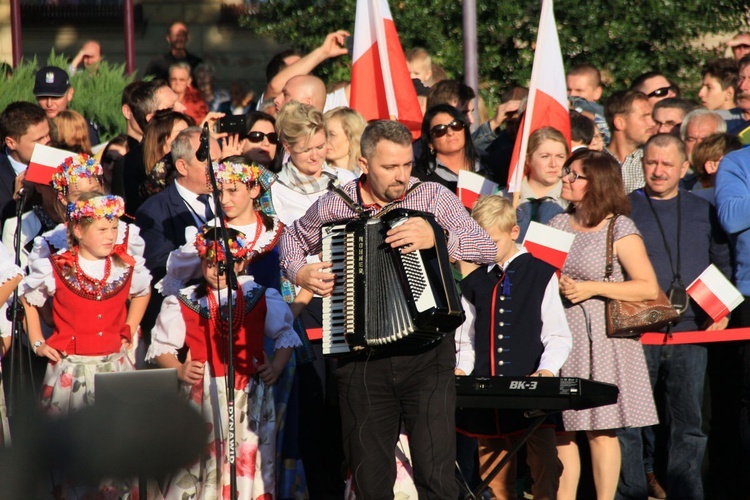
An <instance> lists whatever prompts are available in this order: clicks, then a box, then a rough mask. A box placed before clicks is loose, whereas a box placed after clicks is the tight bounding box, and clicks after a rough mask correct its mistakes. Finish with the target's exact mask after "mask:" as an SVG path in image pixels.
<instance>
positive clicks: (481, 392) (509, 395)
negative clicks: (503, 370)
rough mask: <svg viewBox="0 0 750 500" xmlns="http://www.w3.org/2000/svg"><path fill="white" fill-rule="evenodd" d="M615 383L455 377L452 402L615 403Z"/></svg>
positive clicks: (540, 406) (561, 406)
mask: <svg viewBox="0 0 750 500" xmlns="http://www.w3.org/2000/svg"><path fill="white" fill-rule="evenodd" d="M619 392H620V391H619V389H618V388H617V386H616V385H613V384H607V383H604V382H595V381H593V380H588V379H582V378H575V377H474V376H457V377H456V406H457V407H459V408H498V409H512V410H547V411H561V410H584V409H586V408H595V407H597V406H605V405H611V404H615V403H616V402H617V395H618V394H619Z"/></svg>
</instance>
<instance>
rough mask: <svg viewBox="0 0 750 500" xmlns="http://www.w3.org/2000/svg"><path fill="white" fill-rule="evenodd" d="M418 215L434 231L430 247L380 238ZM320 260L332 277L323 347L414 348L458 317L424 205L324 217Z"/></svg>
mask: <svg viewBox="0 0 750 500" xmlns="http://www.w3.org/2000/svg"><path fill="white" fill-rule="evenodd" d="M409 217H422V218H424V219H425V220H427V221H428V222H430V223H431V225H432V227H433V230H434V231H435V241H436V244H435V247H434V248H432V249H428V250H418V251H415V252H411V253H401V252H400V251H399V250H398V249H393V248H391V247H390V246H389V245H387V244H386V243H385V242H384V239H385V235H386V233H387V231H388V230H389V229H390V228H392V227H396V226H397V225H399V224H401V223H403V222H405V221H406V220H408V218H409ZM321 231H322V234H321V236H322V241H323V261H326V262H331V263H332V264H333V266H332V272H333V273H334V274H335V275H336V284H335V287H334V290H333V293H332V294H331V296H330V297H324V298H323V354H324V355H329V356H341V355H346V354H350V353H352V352H353V351H356V350H359V349H363V348H370V349H379V348H383V349H386V348H388V349H393V348H399V349H405V350H410V349H418V348H420V347H423V346H425V345H428V344H431V343H433V342H435V341H437V340H440V339H441V338H442V337H443V336H444V335H445V334H447V333H449V332H453V331H454V330H455V329H456V328H457V327H458V326H460V325H461V323H463V321H464V317H465V315H464V312H463V310H462V309H461V304H460V301H459V297H458V292H457V290H456V286H455V282H454V280H453V275H452V271H451V267H450V261H449V259H448V251H447V248H446V243H445V235H444V232H443V230H442V228H440V226H439V225H438V224H437V223H436V222H435V220H434V218H433V217H432V216H431V215H430V214H427V213H423V212H416V211H409V210H402V209H398V210H392V211H390V212H388V213H387V214H385V215H383V216H382V217H379V218H374V217H373V218H360V219H355V220H348V221H342V222H334V223H331V224H327V225H325V226H324V227H323V228H322V229H321Z"/></svg>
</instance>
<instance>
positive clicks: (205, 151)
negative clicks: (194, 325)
mask: <svg viewBox="0 0 750 500" xmlns="http://www.w3.org/2000/svg"><path fill="white" fill-rule="evenodd" d="M210 144H211V131H210V128H209V126H208V122H206V123H205V124H204V125H203V133H202V134H201V144H200V146H199V148H198V152H199V153H200V154H201V156H205V158H206V163H207V169H208V178H209V180H210V182H211V187H212V189H213V192H214V213H215V214H216V217H218V218H219V228H220V229H219V232H220V233H221V239H222V242H223V243H224V248H225V249H226V251H225V252H224V254H225V256H226V260H225V261H224V262H217V264H218V266H219V275H220V276H221V275H222V274H225V275H226V282H227V296H228V297H227V323H228V331H227V343H226V354H227V385H228V386H229V387H228V388H227V417H228V434H227V444H228V446H229V450H228V455H229V456H228V460H229V490H230V496H229V498H231V499H232V500H236V498H237V460H236V459H237V445H236V439H235V423H236V419H235V407H234V379H235V373H234V331H233V325H234V323H233V312H234V306H233V304H232V290H236V291H237V293H238V294H239V293H242V290H241V289H240V288H239V286H238V285H237V275H236V274H235V272H234V257H233V256H232V252H231V251H230V250H229V231H228V230H227V225H226V222H225V221H224V210H223V208H222V207H221V203H220V201H219V186H218V183H217V182H216V174H215V173H214V169H213V165H212V162H211V145H210ZM197 156H198V155H197V154H196V157H197ZM206 222H208V221H206ZM216 258H217V260H218V254H217V257H216ZM220 291H221V290H219V289H217V294H218V298H217V302H218V304H219V310H218V312H217V314H218V315H219V318H217V319H218V324H219V325H221V294H220ZM237 314H244V311H237Z"/></svg>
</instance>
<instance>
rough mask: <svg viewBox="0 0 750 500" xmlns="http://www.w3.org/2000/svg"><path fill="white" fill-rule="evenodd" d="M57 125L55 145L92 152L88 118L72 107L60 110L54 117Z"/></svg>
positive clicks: (76, 150)
mask: <svg viewBox="0 0 750 500" xmlns="http://www.w3.org/2000/svg"><path fill="white" fill-rule="evenodd" d="M52 122H53V123H54V125H55V133H54V141H53V142H54V144H53V146H55V147H58V148H60V149H66V150H69V151H72V152H74V153H86V154H89V155H90V154H91V139H89V126H88V123H86V119H85V118H84V117H83V116H82V115H81V114H80V113H78V112H76V111H73V110H72V109H66V110H63V111H60V113H59V114H58V115H57V116H56V117H54V118H53V119H52Z"/></svg>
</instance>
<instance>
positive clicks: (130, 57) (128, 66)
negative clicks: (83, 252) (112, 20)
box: [122, 0, 135, 75]
mask: <svg viewBox="0 0 750 500" xmlns="http://www.w3.org/2000/svg"><path fill="white" fill-rule="evenodd" d="M122 18H123V28H124V31H125V72H126V73H127V74H129V75H132V74H133V72H134V71H135V36H134V33H135V22H134V21H133V0H124V1H123V2H122Z"/></svg>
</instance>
